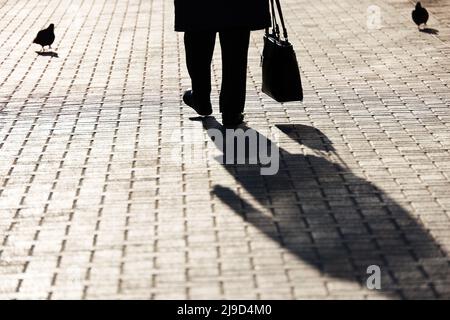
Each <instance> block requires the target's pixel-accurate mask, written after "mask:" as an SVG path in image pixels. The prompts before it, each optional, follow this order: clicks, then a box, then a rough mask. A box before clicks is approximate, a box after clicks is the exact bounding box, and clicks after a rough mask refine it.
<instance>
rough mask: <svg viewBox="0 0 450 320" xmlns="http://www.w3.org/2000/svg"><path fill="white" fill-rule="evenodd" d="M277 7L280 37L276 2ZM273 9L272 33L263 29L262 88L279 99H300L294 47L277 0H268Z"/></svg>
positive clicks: (300, 84)
mask: <svg viewBox="0 0 450 320" xmlns="http://www.w3.org/2000/svg"><path fill="white" fill-rule="evenodd" d="M274 1H275V2H276V6H277V9H278V15H279V17H280V22H281V26H282V28H283V38H284V40H283V39H282V37H281V36H280V29H279V26H278V23H277V18H276V12H275V5H274ZM270 3H271V11H272V32H269V29H266V34H265V35H264V50H263V55H262V57H261V61H262V75H263V85H262V91H263V92H264V93H265V94H267V95H268V96H270V97H272V98H273V99H275V100H276V101H278V102H289V101H302V100H303V89H302V82H301V78H300V71H299V68H298V62H297V57H296V55H295V51H294V48H293V47H292V44H291V43H290V42H289V40H288V34H287V30H286V26H285V23H284V18H283V12H282V10H281V4H280V0H270Z"/></svg>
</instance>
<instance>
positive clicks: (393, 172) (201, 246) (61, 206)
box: [0, 0, 450, 299]
mask: <svg viewBox="0 0 450 320" xmlns="http://www.w3.org/2000/svg"><path fill="white" fill-rule="evenodd" d="M172 2H173V1H172V0H124V1H121V0H114V1H107V0H92V1H87V0H69V1H62V0H19V1H17V0H0V39H1V41H0V47H1V50H0V155H1V158H0V159H1V161H0V298H3V299H16V298H17V299H28V298H34V299H61V298H65V299H67V298H73V299H95V298H104V299H116V298H117V299H127V298H136V299H172V298H180V299H222V298H226V299H245V298H248V299H273V298H274V299H312V298H323V299H336V298H339V299H340V298H356V299H407V298H441V299H445V298H446V299H448V298H450V278H449V276H450V272H449V262H450V261H449V258H448V254H449V250H450V231H449V230H450V215H449V214H450V213H449V212H450V211H449V210H450V197H449V196H448V195H449V194H450V152H449V148H450V113H449V104H450V90H449V87H448V84H449V82H450V73H449V71H450V59H449V55H450V47H449V46H448V35H449V34H450V33H449V30H450V24H449V18H450V13H449V11H448V10H446V8H447V7H448V6H447V5H446V4H445V3H444V2H445V1H428V2H427V1H424V3H425V5H430V7H429V9H430V12H431V17H430V22H429V27H432V28H435V29H438V30H439V31H440V33H439V35H429V34H424V33H420V32H418V31H417V28H416V26H415V25H414V24H413V23H412V21H411V18H410V12H411V10H412V2H411V1H407V0H396V1H393V0H373V1H366V0H363V1H356V0H343V1H338V2H336V1H333V0H317V1H314V2H311V1H306V0H284V1H283V6H284V10H285V15H286V20H287V22H288V28H289V30H290V40H291V41H292V43H293V44H294V47H295V49H296V51H297V55H298V58H299V61H300V65H301V71H302V77H303V82H304V89H305V100H304V102H303V103H288V104H279V103H276V102H274V101H273V100H271V99H270V98H269V97H267V96H266V95H264V94H262V93H261V69H260V67H259V60H260V53H261V50H262V33H261V32H254V33H253V34H252V39H251V47H250V56H249V67H248V79H249V81H248V102H247V107H246V113H247V119H248V126H249V127H251V128H253V129H255V130H257V131H258V132H260V133H264V134H266V135H267V137H268V138H271V139H274V141H275V142H276V143H277V144H278V146H279V148H280V155H281V161H280V170H279V172H278V174H276V175H274V176H261V175H260V168H259V167H257V166H251V165H247V166H246V165H236V166H234V165H222V164H220V163H219V162H217V161H215V159H214V155H217V153H218V150H217V149H216V147H215V145H214V143H213V142H212V141H211V140H210V138H209V136H208V134H207V132H206V130H205V128H204V127H208V126H212V127H214V126H217V125H218V123H217V122H216V120H215V119H214V118H210V119H209V120H208V121H206V122H205V123H203V124H202V122H199V121H192V120H191V119H190V118H191V117H193V116H194V114H193V112H192V111H191V110H190V109H189V108H188V107H186V106H183V104H182V101H181V96H182V93H183V91H184V90H186V89H188V88H189V78H188V75H187V72H186V68H185V60H184V48H183V41H182V34H177V33H175V32H173V4H172ZM373 5H376V6H377V7H376V8H378V9H377V10H378V12H379V14H380V16H379V18H380V19H379V21H380V23H379V24H378V25H376V26H375V27H370V26H369V24H368V14H369V13H368V12H369V11H368V9H369V7H370V6H373ZM373 8H374V7H372V9H373ZM49 23H54V24H55V26H56V30H55V32H56V35H57V38H56V41H55V44H54V50H55V51H56V52H58V55H59V57H58V58H51V57H49V56H38V55H37V54H36V53H35V51H38V50H40V47H39V46H36V45H33V44H32V40H33V37H34V36H35V34H36V32H37V31H38V30H40V29H42V28H43V27H46V26H47V25H48V24H49ZM212 72H213V98H212V99H213V104H214V106H215V113H214V116H215V117H216V118H217V119H218V120H219V121H220V114H218V106H217V105H218V92H219V88H220V75H221V63H220V52H219V50H217V52H216V54H215V56H214V60H213V67H212ZM370 265H378V266H380V268H381V285H382V288H381V290H369V289H368V288H367V286H366V280H367V278H368V276H369V275H368V274H367V267H368V266H370Z"/></svg>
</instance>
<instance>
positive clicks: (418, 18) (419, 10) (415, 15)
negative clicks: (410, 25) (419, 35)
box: [412, 2, 429, 29]
mask: <svg viewBox="0 0 450 320" xmlns="http://www.w3.org/2000/svg"><path fill="white" fill-rule="evenodd" d="M428 17H429V15H428V11H427V9H425V8H424V7H422V4H421V3H420V2H417V4H416V9H414V10H413V12H412V19H413V21H414V22H415V23H416V24H417V26H418V27H419V29H420V26H421V25H422V24H425V25H426V24H427V21H428Z"/></svg>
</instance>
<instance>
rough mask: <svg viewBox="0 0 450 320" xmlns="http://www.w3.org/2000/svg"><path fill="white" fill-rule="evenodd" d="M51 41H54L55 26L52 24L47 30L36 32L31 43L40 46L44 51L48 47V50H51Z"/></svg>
mask: <svg viewBox="0 0 450 320" xmlns="http://www.w3.org/2000/svg"><path fill="white" fill-rule="evenodd" d="M53 41H55V25H54V24H53V23H52V24H51V25H49V26H48V28H47V29H44V30H41V31H39V32H38V34H37V36H36V38H35V39H34V40H33V43H37V44H38V45H40V46H41V47H42V51H44V47H45V46H49V48H50V49H51V48H52V44H53Z"/></svg>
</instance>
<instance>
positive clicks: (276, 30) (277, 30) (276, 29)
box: [266, 0, 288, 41]
mask: <svg viewBox="0 0 450 320" xmlns="http://www.w3.org/2000/svg"><path fill="white" fill-rule="evenodd" d="M274 2H275V4H276V7H277V11H278V16H279V17H280V22H281V28H282V29H283V37H284V39H285V40H286V41H288V33H287V29H286V24H285V23H284V17H283V10H282V9H281V3H280V0H270V7H271V16H272V30H273V31H274V33H275V35H276V36H277V37H278V38H279V37H280V28H279V26H278V22H277V15H276V12H275V4H274ZM266 33H268V28H267V29H266Z"/></svg>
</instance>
